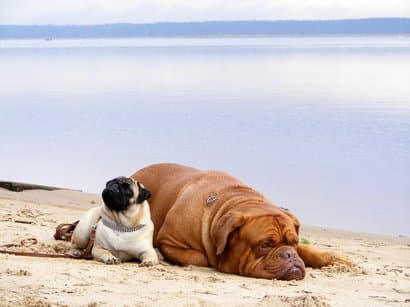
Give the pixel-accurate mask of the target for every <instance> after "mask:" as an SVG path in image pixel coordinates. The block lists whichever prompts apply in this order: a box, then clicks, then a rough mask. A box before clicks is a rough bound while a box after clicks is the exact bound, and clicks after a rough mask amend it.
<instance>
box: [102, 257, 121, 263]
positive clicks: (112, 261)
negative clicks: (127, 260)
mask: <svg viewBox="0 0 410 307" xmlns="http://www.w3.org/2000/svg"><path fill="white" fill-rule="evenodd" d="M104 263H105V264H120V263H121V259H119V258H117V257H112V258H108V259H106V260H105V261H104Z"/></svg>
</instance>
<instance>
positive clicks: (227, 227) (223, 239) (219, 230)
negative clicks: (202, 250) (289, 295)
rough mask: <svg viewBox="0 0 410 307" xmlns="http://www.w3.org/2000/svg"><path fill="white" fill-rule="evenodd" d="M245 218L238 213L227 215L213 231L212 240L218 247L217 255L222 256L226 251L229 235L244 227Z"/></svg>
mask: <svg viewBox="0 0 410 307" xmlns="http://www.w3.org/2000/svg"><path fill="white" fill-rule="evenodd" d="M244 222H245V218H244V217H243V216H242V215H241V214H238V213H236V214H235V213H227V214H225V215H224V216H222V217H221V218H220V219H219V220H218V221H217V222H216V224H214V225H213V227H212V230H211V238H212V241H213V242H214V244H215V245H216V254H217V255H220V254H222V252H223V251H224V249H225V246H226V243H227V241H228V237H229V235H230V234H231V233H232V232H233V231H234V230H235V229H236V228H238V227H240V226H242V225H243V224H244Z"/></svg>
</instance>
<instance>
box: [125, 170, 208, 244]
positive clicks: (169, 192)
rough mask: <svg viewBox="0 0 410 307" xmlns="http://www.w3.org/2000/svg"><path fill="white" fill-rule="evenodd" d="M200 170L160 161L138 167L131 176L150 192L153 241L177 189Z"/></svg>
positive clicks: (172, 202)
mask: <svg viewBox="0 0 410 307" xmlns="http://www.w3.org/2000/svg"><path fill="white" fill-rule="evenodd" d="M200 172H201V171H199V170H197V169H195V168H192V167H187V166H182V165H179V164H172V163H161V164H154V165H151V166H148V167H145V168H143V169H140V170H139V171H137V172H136V173H134V174H133V175H132V176H131V177H132V178H134V179H135V180H137V181H139V182H142V183H143V184H144V185H145V186H146V187H147V188H148V190H149V191H150V192H151V194H152V196H151V198H150V199H149V204H150V207H151V218H152V221H153V223H154V227H155V231H154V242H155V239H156V237H157V233H158V231H159V229H160V228H161V226H162V224H163V222H164V219H165V217H166V215H167V213H168V211H169V209H171V207H172V206H173V204H174V203H175V200H176V198H177V196H178V193H179V191H180V190H181V189H182V187H183V186H184V185H185V184H186V183H187V182H188V181H189V180H191V179H192V178H193V177H194V176H195V175H197V174H198V173H200ZM170 183H172V184H170ZM153 208H155V210H154V209H153Z"/></svg>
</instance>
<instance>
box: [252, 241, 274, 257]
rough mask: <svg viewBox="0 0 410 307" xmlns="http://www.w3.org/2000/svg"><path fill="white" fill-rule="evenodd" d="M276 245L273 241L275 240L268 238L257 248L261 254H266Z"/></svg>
mask: <svg viewBox="0 0 410 307" xmlns="http://www.w3.org/2000/svg"><path fill="white" fill-rule="evenodd" d="M273 247H275V244H274V243H273V241H271V240H268V241H263V242H261V243H260V244H259V245H258V246H257V248H256V252H257V253H258V254H259V255H266V254H267V253H269V252H270V250H271V249H272V248H273Z"/></svg>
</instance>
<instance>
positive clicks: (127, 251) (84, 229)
mask: <svg viewBox="0 0 410 307" xmlns="http://www.w3.org/2000/svg"><path fill="white" fill-rule="evenodd" d="M150 196H151V193H150V192H149V191H148V190H147V189H146V188H145V187H144V185H143V184H142V183H140V182H137V181H136V180H134V179H132V178H127V177H118V178H115V179H112V180H110V181H108V182H107V183H106V186H105V189H104V190H103V192H102V198H103V201H104V204H103V205H101V206H98V207H95V208H92V209H90V210H89V211H87V212H86V213H85V214H84V216H82V217H81V219H80V222H79V223H78V225H77V227H76V228H75V230H74V232H73V235H72V238H71V242H72V244H73V245H74V247H76V248H85V247H86V246H87V244H88V241H89V239H90V233H91V229H92V227H96V232H95V241H94V246H93V248H92V251H91V254H92V256H93V259H95V260H97V261H101V262H103V263H106V264H118V263H120V262H122V261H128V260H131V259H133V258H136V259H139V260H140V261H141V263H140V265H141V266H152V265H155V264H157V263H158V256H157V253H156V252H155V250H154V248H153V245H152V244H153V233H154V224H153V223H152V220H151V215H150V209H149V204H148V201H147V200H148V199H149V198H150Z"/></svg>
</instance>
